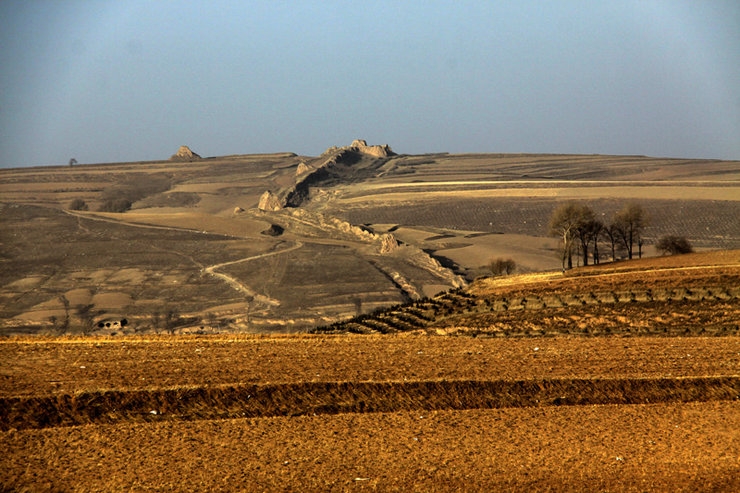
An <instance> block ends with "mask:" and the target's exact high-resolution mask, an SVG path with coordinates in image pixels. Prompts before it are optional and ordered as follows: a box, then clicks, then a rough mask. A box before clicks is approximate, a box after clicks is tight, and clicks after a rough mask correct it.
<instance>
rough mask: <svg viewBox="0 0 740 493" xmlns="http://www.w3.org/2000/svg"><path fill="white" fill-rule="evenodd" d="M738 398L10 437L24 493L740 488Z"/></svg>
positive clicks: (0, 476) (8, 478)
mask: <svg viewBox="0 0 740 493" xmlns="http://www.w3.org/2000/svg"><path fill="white" fill-rule="evenodd" d="M738 425H740V404H739V403H738V402H710V403H691V404H650V405H637V406H612V405H606V406H564V407H545V408H521V409H495V410H469V411H432V412H400V413H381V414H340V415H335V416H325V415H323V416H302V417H293V418H262V419H234V420H218V421H195V422H162V423H146V424H144V423H122V424H117V425H102V426H79V427H72V428H53V429H44V430H25V431H11V432H1V433H0V445H1V446H2V447H3V452H4V453H3V455H2V458H0V465H2V467H0V484H2V485H4V486H5V488H6V489H8V490H16V491H17V490H20V491H60V490H63V491H124V490H127V491H144V490H147V491H235V490H239V491H634V492H643V491H684V492H696V491H720V492H724V491H727V492H730V491H738V489H739V488H740V479H739V478H740V464H739V463H738V457H739V456H740V440H739V439H738V435H737V428H738Z"/></svg>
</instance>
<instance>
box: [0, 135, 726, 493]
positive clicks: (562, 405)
mask: <svg viewBox="0 0 740 493" xmlns="http://www.w3.org/2000/svg"><path fill="white" fill-rule="evenodd" d="M369 147H373V148H375V147H382V146H369ZM381 151H383V149H382V148H381V149H380V150H378V149H365V148H364V147H363V146H361V147H360V148H359V150H358V148H354V147H350V148H349V149H347V148H338V149H334V148H331V149H329V150H328V151H327V153H325V154H324V155H322V156H320V157H316V158H310V157H303V156H295V155H293V154H274V155H255V156H229V157H223V158H212V159H200V160H195V161H192V162H177V161H167V162H152V163H125V164H109V165H90V166H79V165H78V166H73V167H72V166H70V167H64V168H61V167H59V168H28V169H17V170H0V194H1V195H0V197H1V200H0V202H1V203H0V215H1V216H0V217H2V226H3V229H2V236H0V307H1V308H0V317H1V318H2V321H1V324H0V335H2V337H1V338H0V447H2V449H3V454H2V455H1V456H0V489H2V490H3V491H142V490H154V491H171V490H177V491H204V490H210V491H240V490H241V491H355V490H357V491H737V490H740V434H738V432H737V429H738V427H739V426H740V249H739V248H740V223H738V220H737V218H738V217H740V171H738V170H739V169H740V168H738V166H737V164H738V163H737V162H723V161H697V160H671V159H657V158H646V157H635V156H628V157H619V156H559V155H557V156H556V155H448V154H434V155H424V156H406V155H393V154H389V155H386V154H383V152H381ZM373 153H375V154H373ZM378 153H379V154H378ZM266 191H269V192H270V193H269V194H267V193H265V192H266ZM114 198H115V200H118V199H119V198H124V199H125V200H128V201H129V202H130V204H129V205H130V208H129V209H128V210H126V211H122V212H110V211H106V212H104V211H101V210H99V209H101V208H106V207H109V206H111V207H112V205H115V204H114V203H113V202H112V201H113V200H114ZM74 199H81V200H83V201H84V202H85V205H86V208H87V210H84V208H81V206H80V203H79V202H77V203H76V204H75V207H74V208H72V207H70V205H71V201H72V200H74ZM569 201H577V202H578V203H584V204H588V205H589V206H590V207H592V208H593V210H594V212H595V213H596V214H597V215H598V216H599V217H603V218H604V219H605V220H608V219H609V218H610V217H611V216H612V215H613V214H614V213H615V212H616V211H618V210H619V209H620V208H621V207H623V205H624V204H625V203H627V202H637V203H639V204H641V206H642V207H643V208H644V210H645V211H646V213H647V214H648V216H649V223H648V226H647V227H646V229H645V232H644V239H645V240H646V242H645V249H644V253H645V255H644V256H643V258H642V259H633V260H625V259H621V258H618V259H616V261H613V262H612V261H611V260H612V259H611V258H606V257H608V255H605V258H602V259H601V260H602V262H601V263H600V264H598V265H590V266H586V267H579V266H576V268H574V269H572V270H567V271H563V270H562V269H561V259H560V257H559V245H560V244H559V240H558V238H554V237H550V236H549V232H548V222H549V219H550V217H551V215H552V214H553V211H554V210H555V209H556V208H557V207H558V206H559V205H561V204H563V203H567V202H569ZM106 204H107V205H106ZM258 205H259V207H258ZM666 234H680V235H682V236H685V237H686V238H687V239H688V240H689V241H690V242H691V244H692V245H693V246H694V248H695V250H696V251H697V252H696V253H691V254H686V255H674V256H657V251H656V249H655V248H654V246H653V244H654V242H655V241H656V239H657V238H658V237H660V236H663V235H666ZM605 250H606V248H605ZM623 256H624V255H623V253H621V254H620V255H619V257H623ZM497 257H510V258H512V259H513V260H515V261H516V271H515V272H514V273H513V274H511V275H502V276H498V277H491V270H490V269H489V267H488V265H489V263H490V261H491V260H492V259H493V258H497Z"/></svg>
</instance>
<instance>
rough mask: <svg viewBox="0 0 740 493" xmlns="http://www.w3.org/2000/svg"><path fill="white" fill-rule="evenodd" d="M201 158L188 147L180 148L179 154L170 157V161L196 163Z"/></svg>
mask: <svg viewBox="0 0 740 493" xmlns="http://www.w3.org/2000/svg"><path fill="white" fill-rule="evenodd" d="M198 159H201V157H200V156H199V155H198V154H196V153H194V152H193V151H191V150H190V148H189V147H188V146H180V148H179V149H178V150H177V153H175V154H173V155H172V156H170V161H196V160H198Z"/></svg>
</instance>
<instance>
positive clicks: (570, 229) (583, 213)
mask: <svg viewBox="0 0 740 493" xmlns="http://www.w3.org/2000/svg"><path fill="white" fill-rule="evenodd" d="M594 220H595V219H594V213H593V211H592V210H591V208H590V207H588V206H587V205H580V204H576V203H573V202H571V203H568V204H564V205H561V206H560V207H558V208H557V209H555V211H554V212H553V214H552V217H551V218H550V234H551V235H553V236H558V237H560V238H562V240H563V244H562V250H561V261H562V264H563V270H565V268H566V262H567V266H568V269H572V268H573V253H574V252H575V251H576V250H577V245H578V243H580V247H581V251H582V253H583V259H584V261H583V263H584V265H588V245H589V244H590V243H591V233H590V231H591V230H590V228H589V223H590V222H592V221H594ZM577 242H578V243H577Z"/></svg>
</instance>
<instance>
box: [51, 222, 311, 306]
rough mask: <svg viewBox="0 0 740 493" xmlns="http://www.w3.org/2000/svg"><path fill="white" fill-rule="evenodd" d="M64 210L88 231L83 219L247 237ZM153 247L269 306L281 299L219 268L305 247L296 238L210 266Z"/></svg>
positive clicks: (133, 226)
mask: <svg viewBox="0 0 740 493" xmlns="http://www.w3.org/2000/svg"><path fill="white" fill-rule="evenodd" d="M64 212H65V213H66V214H68V215H70V216H73V217H76V218H77V222H78V225H79V227H80V229H82V230H85V231H88V232H89V230H88V229H87V228H86V227H85V226H83V225H82V222H81V220H82V219H89V220H91V221H101V222H107V223H113V224H118V225H123V226H130V227H132V228H144V229H158V230H163V231H175V232H185V233H199V234H218V235H220V236H228V237H231V238H235V239H245V238H241V237H237V236H232V235H224V234H221V233H209V232H208V231H201V230H196V229H189V228H179V227H175V226H157V225H152V224H141V223H134V222H127V221H120V220H116V219H111V218H107V217H100V216H95V215H92V214H82V213H79V212H76V211H69V210H65V211H64ZM152 247H153V248H157V249H158V250H162V251H166V252H168V253H172V254H173V255H178V256H181V257H185V258H187V259H188V260H190V261H191V262H192V263H193V264H195V265H196V266H198V267H199V268H200V269H201V272H204V273H207V274H209V275H211V276H214V277H217V278H219V279H221V280H222V281H224V282H226V283H227V284H228V285H229V286H231V287H232V288H234V289H235V290H237V291H239V292H241V293H244V294H245V295H246V296H248V297H251V298H252V299H253V300H254V301H256V302H258V303H262V304H265V305H268V306H279V305H280V301H279V300H276V299H274V298H270V297H269V296H266V295H263V294H259V293H257V292H256V291H254V290H253V289H252V288H250V287H249V286H247V285H246V284H244V283H243V282H241V281H240V280H239V279H237V278H235V277H234V276H231V275H229V274H226V273H223V272H218V271H217V270H218V269H221V268H223V267H228V266H230V265H235V264H240V263H244V262H250V261H252V260H258V259H262V258H266V257H271V256H274V255H281V254H284V253H288V252H292V251H293V250H297V249H299V248H301V247H303V243H302V242H300V241H297V240H296V241H295V244H294V245H291V246H289V247H287V248H283V249H280V250H275V251H272V252H266V253H261V254H258V255H252V256H249V257H245V258H241V259H238V260H232V261H229V262H222V263H219V264H214V265H210V266H203V264H201V263H200V262H198V261H197V260H195V259H194V258H193V257H191V256H189V255H186V254H184V253H182V252H178V251H176V250H164V249H162V248H158V247H154V246H152Z"/></svg>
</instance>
